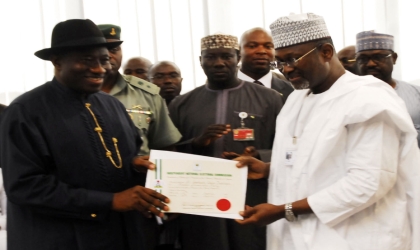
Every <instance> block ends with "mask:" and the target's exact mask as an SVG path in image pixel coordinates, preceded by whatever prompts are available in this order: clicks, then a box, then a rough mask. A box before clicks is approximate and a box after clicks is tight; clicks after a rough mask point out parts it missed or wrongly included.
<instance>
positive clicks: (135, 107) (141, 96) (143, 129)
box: [98, 24, 181, 249]
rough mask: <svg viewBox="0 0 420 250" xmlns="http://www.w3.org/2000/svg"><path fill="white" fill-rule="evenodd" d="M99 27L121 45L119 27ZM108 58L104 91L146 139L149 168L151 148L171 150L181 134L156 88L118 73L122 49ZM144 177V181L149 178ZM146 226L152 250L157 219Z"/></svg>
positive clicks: (144, 150)
mask: <svg viewBox="0 0 420 250" xmlns="http://www.w3.org/2000/svg"><path fill="white" fill-rule="evenodd" d="M98 27H99V29H100V30H101V31H102V33H103V35H104V36H105V38H106V40H107V41H108V42H122V41H121V40H120V35H121V28H120V27H119V26H117V25H113V24H101V25H98ZM109 58H110V59H109V61H110V63H111V66H112V69H111V70H110V73H109V74H108V75H107V77H106V78H105V79H104V84H103V86H102V91H104V92H106V93H109V94H110V95H112V96H114V97H116V98H117V99H118V100H119V101H120V102H122V103H123V104H124V106H125V108H126V111H127V112H128V114H129V115H130V117H131V119H132V120H133V122H134V125H135V126H136V128H137V130H138V133H139V135H140V137H141V139H142V140H143V144H142V146H141V148H140V152H139V155H140V156H141V159H138V160H137V164H141V165H143V166H144V167H145V169H146V168H147V167H149V166H153V163H152V162H149V161H148V159H149V153H150V149H167V150H172V149H173V146H172V145H173V144H175V143H176V142H178V141H179V139H180V138H181V134H180V133H179V132H178V130H177V129H176V127H175V126H174V124H173V123H172V121H171V119H170V117H169V115H168V111H167V107H166V104H165V102H164V100H163V99H162V97H161V96H160V95H159V88H158V87H157V86H156V85H154V84H152V83H150V82H147V81H144V80H143V79H140V78H137V77H134V76H126V75H121V74H120V73H119V72H118V70H119V68H120V67H121V61H122V50H121V46H118V47H115V48H113V49H110V50H109ZM143 177H144V179H145V177H146V175H145V174H144V175H143ZM144 223H145V226H144V227H145V230H143V233H144V238H145V239H146V240H147V242H146V248H147V249H153V248H154V247H155V246H156V244H157V242H158V238H157V237H158V232H157V231H158V224H157V222H156V219H155V218H150V219H145V221H144Z"/></svg>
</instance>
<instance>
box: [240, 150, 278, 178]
mask: <svg viewBox="0 0 420 250" xmlns="http://www.w3.org/2000/svg"><path fill="white" fill-rule="evenodd" d="M233 160H234V161H238V163H237V164H236V166H237V167H238V168H242V167H246V166H248V179H252V180H255V179H263V178H268V176H269V175H270V163H265V162H262V161H260V160H258V159H256V158H254V157H251V156H240V157H238V158H235V159H233Z"/></svg>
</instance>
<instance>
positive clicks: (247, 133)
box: [233, 112, 254, 141]
mask: <svg viewBox="0 0 420 250" xmlns="http://www.w3.org/2000/svg"><path fill="white" fill-rule="evenodd" d="M247 117H248V114H247V113H246V112H240V113H239V118H240V119H241V127H240V128H237V129H234V130H233V140H234V141H253V140H254V129H252V128H246V127H245V122H244V119H245V118H247Z"/></svg>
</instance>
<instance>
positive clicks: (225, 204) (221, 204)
mask: <svg viewBox="0 0 420 250" xmlns="http://www.w3.org/2000/svg"><path fill="white" fill-rule="evenodd" d="M216 206H217V208H218V209H219V210H220V211H223V212H224V211H227V210H229V209H230V201H228V200H226V199H220V200H218V201H217V203H216Z"/></svg>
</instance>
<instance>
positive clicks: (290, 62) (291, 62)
mask: <svg viewBox="0 0 420 250" xmlns="http://www.w3.org/2000/svg"><path fill="white" fill-rule="evenodd" d="M318 46H319V45H317V46H316V47H315V48H313V49H311V50H310V51H308V53H306V54H304V55H303V56H301V57H299V58H298V59H296V58H290V59H288V60H287V61H285V62H282V61H279V60H276V61H275V63H276V67H277V68H278V69H279V70H280V72H283V70H284V66H286V65H287V67H296V65H297V64H298V62H299V61H300V60H302V59H303V58H304V57H305V56H307V55H309V54H310V53H311V52H312V51H314V50H315V49H316V48H318Z"/></svg>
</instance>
